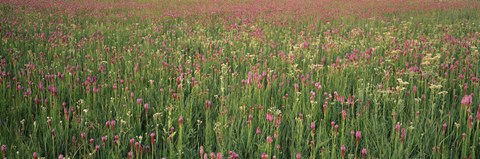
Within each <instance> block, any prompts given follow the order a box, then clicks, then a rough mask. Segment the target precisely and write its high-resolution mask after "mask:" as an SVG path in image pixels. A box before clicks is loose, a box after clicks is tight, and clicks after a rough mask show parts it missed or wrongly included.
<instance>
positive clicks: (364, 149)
mask: <svg viewBox="0 0 480 159" xmlns="http://www.w3.org/2000/svg"><path fill="white" fill-rule="evenodd" d="M366 156H367V149H366V148H363V149H362V158H365V157H366Z"/></svg>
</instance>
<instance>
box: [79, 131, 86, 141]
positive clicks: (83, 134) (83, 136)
mask: <svg viewBox="0 0 480 159" xmlns="http://www.w3.org/2000/svg"><path fill="white" fill-rule="evenodd" d="M80 137H82V140H84V139H85V137H86V134H85V132H82V133H81V134H80Z"/></svg>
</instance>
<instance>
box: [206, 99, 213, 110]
mask: <svg viewBox="0 0 480 159" xmlns="http://www.w3.org/2000/svg"><path fill="white" fill-rule="evenodd" d="M211 105H212V102H210V101H209V100H207V101H205V107H206V108H207V110H210V106H211Z"/></svg>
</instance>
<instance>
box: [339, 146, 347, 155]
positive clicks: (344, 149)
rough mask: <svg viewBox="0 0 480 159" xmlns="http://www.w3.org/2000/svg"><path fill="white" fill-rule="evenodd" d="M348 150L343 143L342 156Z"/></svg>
mask: <svg viewBox="0 0 480 159" xmlns="http://www.w3.org/2000/svg"><path fill="white" fill-rule="evenodd" d="M346 150H347V148H345V145H342V147H340V151H341V152H342V158H343V157H345V151H346Z"/></svg>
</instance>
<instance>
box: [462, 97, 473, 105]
mask: <svg viewBox="0 0 480 159" xmlns="http://www.w3.org/2000/svg"><path fill="white" fill-rule="evenodd" d="M461 103H462V105H464V106H468V107H470V106H471V105H472V94H470V95H465V96H463V98H462V101H461Z"/></svg>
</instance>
